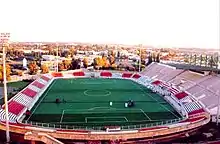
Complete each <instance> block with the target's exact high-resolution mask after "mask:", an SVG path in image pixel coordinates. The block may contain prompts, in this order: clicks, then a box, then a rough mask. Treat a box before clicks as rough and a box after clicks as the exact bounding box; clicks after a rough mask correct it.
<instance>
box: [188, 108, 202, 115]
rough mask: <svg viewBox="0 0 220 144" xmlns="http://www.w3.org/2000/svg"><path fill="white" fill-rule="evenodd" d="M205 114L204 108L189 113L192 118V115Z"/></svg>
mask: <svg viewBox="0 0 220 144" xmlns="http://www.w3.org/2000/svg"><path fill="white" fill-rule="evenodd" d="M203 112H205V110H204V109H203V108H200V109H197V110H194V111H192V112H189V113H188V115H189V116H191V115H195V114H198V113H203Z"/></svg>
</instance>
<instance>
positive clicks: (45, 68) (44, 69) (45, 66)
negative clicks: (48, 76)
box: [41, 64, 49, 74]
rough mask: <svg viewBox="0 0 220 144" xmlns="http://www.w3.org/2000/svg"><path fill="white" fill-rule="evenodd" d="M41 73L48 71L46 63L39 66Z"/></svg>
mask: <svg viewBox="0 0 220 144" xmlns="http://www.w3.org/2000/svg"><path fill="white" fill-rule="evenodd" d="M41 73H42V74H45V73H49V69H48V67H47V65H45V64H43V65H42V66H41Z"/></svg>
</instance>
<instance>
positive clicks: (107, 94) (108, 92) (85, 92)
mask: <svg viewBox="0 0 220 144" xmlns="http://www.w3.org/2000/svg"><path fill="white" fill-rule="evenodd" d="M88 91H93V90H86V91H84V92H83V94H84V95H85V96H91V97H101V96H109V95H111V94H112V93H111V92H110V91H107V90H103V91H104V92H107V93H106V94H104V95H101V94H100V95H89V94H87V93H88ZM100 91H101V90H100Z"/></svg>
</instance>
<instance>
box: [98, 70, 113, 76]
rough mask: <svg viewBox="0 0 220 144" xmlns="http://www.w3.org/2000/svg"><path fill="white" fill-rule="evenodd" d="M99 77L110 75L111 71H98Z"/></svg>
mask: <svg viewBox="0 0 220 144" xmlns="http://www.w3.org/2000/svg"><path fill="white" fill-rule="evenodd" d="M100 76H101V77H112V73H111V72H108V71H103V72H101V73H100Z"/></svg>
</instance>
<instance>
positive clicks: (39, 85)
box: [32, 81, 45, 89]
mask: <svg viewBox="0 0 220 144" xmlns="http://www.w3.org/2000/svg"><path fill="white" fill-rule="evenodd" d="M32 85H34V86H36V87H38V88H39V89H42V88H43V87H44V86H45V85H44V84H42V83H40V82H38V81H35V82H33V83H32Z"/></svg>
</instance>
